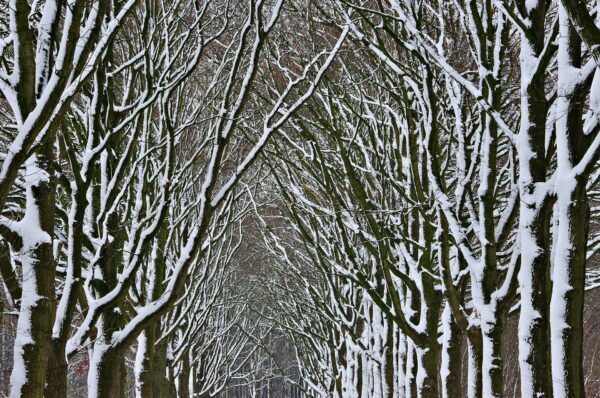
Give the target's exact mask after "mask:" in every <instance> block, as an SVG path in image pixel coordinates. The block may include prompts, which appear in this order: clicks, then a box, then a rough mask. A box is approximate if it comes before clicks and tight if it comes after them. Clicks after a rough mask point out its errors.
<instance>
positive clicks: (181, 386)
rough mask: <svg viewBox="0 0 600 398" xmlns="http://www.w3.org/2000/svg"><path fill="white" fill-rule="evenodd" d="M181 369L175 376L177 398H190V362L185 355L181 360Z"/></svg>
mask: <svg viewBox="0 0 600 398" xmlns="http://www.w3.org/2000/svg"><path fill="white" fill-rule="evenodd" d="M180 366H181V368H180V370H179V375H178V376H177V398H189V397H190V372H191V369H190V360H189V356H188V355H187V354H184V355H183V358H182V359H181V365H180Z"/></svg>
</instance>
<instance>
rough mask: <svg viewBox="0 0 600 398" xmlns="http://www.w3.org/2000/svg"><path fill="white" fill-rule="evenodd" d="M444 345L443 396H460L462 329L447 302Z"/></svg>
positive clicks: (441, 371) (444, 315)
mask: <svg viewBox="0 0 600 398" xmlns="http://www.w3.org/2000/svg"><path fill="white" fill-rule="evenodd" d="M441 324H442V347H441V351H442V353H441V364H440V379H441V384H442V394H441V396H442V397H443V398H452V397H459V396H460V395H461V393H462V386H461V381H462V352H461V337H462V333H461V332H462V331H461V329H460V327H459V326H458V325H457V324H456V320H455V319H454V317H453V316H452V311H451V310H450V307H449V306H448V304H446V306H445V308H444V311H443V313H442V319H441Z"/></svg>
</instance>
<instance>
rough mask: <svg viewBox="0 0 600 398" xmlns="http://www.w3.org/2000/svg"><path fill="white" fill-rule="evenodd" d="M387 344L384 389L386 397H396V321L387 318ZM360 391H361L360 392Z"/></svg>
mask: <svg viewBox="0 0 600 398" xmlns="http://www.w3.org/2000/svg"><path fill="white" fill-rule="evenodd" d="M384 323H385V330H386V335H385V345H384V367H383V369H384V381H385V385H384V391H385V397H387V398H394V397H395V396H396V394H395V393H394V379H395V377H396V369H395V367H394V347H395V345H396V344H395V341H394V334H395V333H394V323H393V322H391V321H390V320H387V319H385V320H384ZM359 393H360V392H359Z"/></svg>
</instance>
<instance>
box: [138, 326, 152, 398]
mask: <svg viewBox="0 0 600 398" xmlns="http://www.w3.org/2000/svg"><path fill="white" fill-rule="evenodd" d="M154 344H155V341H154V327H153V326H150V327H148V328H146V330H144V331H143V332H142V333H140V335H139V336H138V339H137V351H136V357H135V372H134V376H135V396H136V397H137V398H152V396H153V395H152V391H153V385H154V382H153V372H152V370H153V364H154Z"/></svg>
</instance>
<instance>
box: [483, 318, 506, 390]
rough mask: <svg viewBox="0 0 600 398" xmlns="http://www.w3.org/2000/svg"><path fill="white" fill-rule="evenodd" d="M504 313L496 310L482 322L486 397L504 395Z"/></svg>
mask: <svg viewBox="0 0 600 398" xmlns="http://www.w3.org/2000/svg"><path fill="white" fill-rule="evenodd" d="M504 317H505V316H504V314H503V313H502V311H494V312H493V317H492V318H491V319H485V320H482V322H481V340H482V345H481V347H482V366H481V377H482V383H481V384H482V389H483V396H484V397H498V398H501V397H503V394H504V378H503V367H504V360H503V355H502V353H503V350H502V332H503V330H504Z"/></svg>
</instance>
